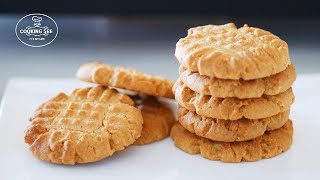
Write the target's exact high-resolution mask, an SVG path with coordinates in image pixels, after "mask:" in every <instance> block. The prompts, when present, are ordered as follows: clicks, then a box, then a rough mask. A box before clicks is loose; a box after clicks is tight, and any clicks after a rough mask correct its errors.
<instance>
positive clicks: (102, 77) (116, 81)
mask: <svg viewBox="0 0 320 180" xmlns="http://www.w3.org/2000/svg"><path fill="white" fill-rule="evenodd" d="M76 77H77V78H78V79H80V80H82V81H87V82H92V83H96V84H101V85H104V86H112V87H115V88H120V89H126V90H130V91H134V92H139V93H143V94H146V95H150V96H161V97H167V98H174V95H173V94H172V86H173V82H172V81H170V80H168V79H165V78H162V77H158V76H152V75H147V74H144V73H142V72H139V71H136V70H134V69H127V68H121V67H117V68H114V67H111V66H108V65H106V64H102V63H100V62H92V63H88V64H83V65H82V66H81V67H80V68H79V70H78V72H77V74H76Z"/></svg>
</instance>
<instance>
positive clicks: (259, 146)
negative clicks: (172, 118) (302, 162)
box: [170, 120, 293, 162]
mask: <svg viewBox="0 0 320 180" xmlns="http://www.w3.org/2000/svg"><path fill="white" fill-rule="evenodd" d="M170 134H171V138H172V139H173V141H174V143H175V145H176V146H177V147H178V148H179V149H181V150H183V151H185V152H187V153H189V154H201V155H202V156H203V157H204V158H207V159H210V160H217V161H222V162H241V161H258V160H261V159H265V158H271V157H274V156H277V155H279V154H281V153H282V152H284V151H286V150H288V149H289V148H290V146H291V144H292V138H293V137H292V136H293V127H292V121H291V120H289V121H287V123H286V124H285V125H284V126H283V127H281V128H279V129H276V130H273V131H267V132H265V134H264V135H262V136H260V137H257V138H255V139H252V140H249V141H243V142H231V143H230V142H219V141H212V140H209V139H206V138H201V137H199V136H197V135H195V134H192V133H190V132H189V131H187V130H185V129H184V128H183V127H182V126H181V125H180V124H179V123H176V124H175V125H174V126H173V127H172V129H171V133H170Z"/></svg>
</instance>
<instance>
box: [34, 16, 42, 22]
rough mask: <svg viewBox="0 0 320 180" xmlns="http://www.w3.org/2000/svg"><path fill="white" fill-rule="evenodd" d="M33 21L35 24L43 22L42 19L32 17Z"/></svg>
mask: <svg viewBox="0 0 320 180" xmlns="http://www.w3.org/2000/svg"><path fill="white" fill-rule="evenodd" d="M32 21H34V22H40V21H42V17H38V16H32Z"/></svg>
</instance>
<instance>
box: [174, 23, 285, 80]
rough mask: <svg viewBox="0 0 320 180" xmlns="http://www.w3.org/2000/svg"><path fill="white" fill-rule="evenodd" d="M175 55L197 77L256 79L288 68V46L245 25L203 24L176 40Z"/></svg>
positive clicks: (261, 31)
mask: <svg viewBox="0 0 320 180" xmlns="http://www.w3.org/2000/svg"><path fill="white" fill-rule="evenodd" d="M175 56H176V58H177V59H178V61H179V62H180V64H181V65H183V66H184V67H186V68H187V69H189V70H190V71H192V72H199V73H200V75H205V76H209V77H217V78H220V79H236V80H238V79H244V80H250V79H258V78H263V77H267V76H271V75H273V74H277V73H279V72H281V71H283V70H285V69H286V68H287V66H288V65H290V63H291V60H290V57H289V50H288V45H287V43H286V42H284V41H283V40H281V39H280V38H279V37H277V36H275V35H273V34H272V33H270V32H268V31H265V30H262V29H259V28H254V27H249V26H247V25H244V26H243V27H241V28H239V29H237V27H236V26H235V25H234V24H232V23H230V24H225V25H220V26H216V25H206V26H199V27H196V28H191V29H189V31H188V35H187V37H185V38H182V39H180V40H179V41H178V43H177V45H176V51H175Z"/></svg>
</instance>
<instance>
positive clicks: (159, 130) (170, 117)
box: [131, 95, 175, 145]
mask: <svg viewBox="0 0 320 180" xmlns="http://www.w3.org/2000/svg"><path fill="white" fill-rule="evenodd" d="M131 98H132V99H133V100H134V102H135V105H136V107H137V108H138V109H140V110H141V114H142V117H143V128H142V133H141V136H140V138H139V139H137V140H136V141H135V142H134V144H135V145H145V144H150V143H153V142H156V141H160V140H162V139H164V138H166V137H167V136H169V133H170V130H171V127H172V126H173V124H174V123H175V117H174V114H173V112H172V109H171V108H170V107H168V105H167V104H166V103H164V102H161V101H159V100H158V99H157V98H156V97H151V96H141V95H136V96H131Z"/></svg>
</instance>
